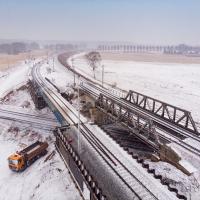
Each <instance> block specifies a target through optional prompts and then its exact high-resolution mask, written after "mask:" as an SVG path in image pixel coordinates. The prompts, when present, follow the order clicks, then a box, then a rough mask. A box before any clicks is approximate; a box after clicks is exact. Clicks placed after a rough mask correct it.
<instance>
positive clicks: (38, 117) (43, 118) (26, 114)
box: [0, 108, 56, 123]
mask: <svg viewBox="0 0 200 200" xmlns="http://www.w3.org/2000/svg"><path fill="white" fill-rule="evenodd" d="M0 113H5V114H14V115H17V116H22V117H28V118H34V119H37V120H39V121H48V122H52V123H56V120H55V119H53V118H52V117H49V116H45V115H46V114H45V115H43V117H41V116H42V115H40V116H38V115H37V114H30V113H24V112H17V111H11V110H7V109H2V108H0Z"/></svg>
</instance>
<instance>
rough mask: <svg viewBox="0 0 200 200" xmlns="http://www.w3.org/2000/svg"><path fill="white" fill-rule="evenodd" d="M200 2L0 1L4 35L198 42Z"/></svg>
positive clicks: (15, 37) (116, 0)
mask: <svg viewBox="0 0 200 200" xmlns="http://www.w3.org/2000/svg"><path fill="white" fill-rule="evenodd" d="M199 21H200V1H198V0H165V1H162V0H57V1H56V0H48V1H47V0H46V1H41V0H40V1H39V0H34V1H33V0H30V1H27V0H9V1H6V0H0V27H1V31H0V38H1V39H33V40H38V39H39V40H68V41H69V40H73V41H77V40H78V41H82V40H84V41H130V42H134V43H147V44H178V43H187V44H192V45H200V26H199V25H200V22H199Z"/></svg>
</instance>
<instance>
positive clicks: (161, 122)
mask: <svg viewBox="0 0 200 200" xmlns="http://www.w3.org/2000/svg"><path fill="white" fill-rule="evenodd" d="M72 55H73V53H71V54H69V55H68V54H61V55H59V56H58V60H59V62H60V63H61V64H62V65H64V66H65V67H66V68H67V69H69V70H70V71H72V72H73V73H76V74H77V75H78V76H80V77H81V78H82V79H83V81H86V82H87V84H89V85H90V86H92V90H90V94H93V95H94V97H96V98H98V96H99V94H100V93H105V92H106V94H108V95H110V96H111V98H117V99H118V100H120V101H123V103H124V104H126V105H128V106H130V108H132V109H134V110H136V111H138V112H140V113H141V114H144V115H146V116H147V117H149V118H151V119H153V120H154V123H155V124H156V125H157V127H160V128H162V129H164V130H166V131H168V132H169V131H170V132H173V133H174V134H179V135H182V136H184V137H190V138H192V139H194V140H196V141H199V142H200V137H198V136H197V135H195V134H193V133H192V132H190V131H188V130H185V129H183V128H181V127H177V126H175V125H174V124H171V123H169V122H167V121H165V120H163V119H161V118H159V117H155V116H154V115H152V114H151V113H149V112H146V111H144V110H142V109H141V108H139V107H137V106H134V105H133V104H131V103H129V102H127V101H126V100H123V99H121V98H119V96H116V95H114V94H112V93H111V92H110V91H108V90H107V89H106V88H104V87H102V86H101V85H100V84H98V83H96V82H94V81H93V80H91V79H89V78H87V77H85V76H83V75H82V74H80V73H79V72H76V70H75V69H73V68H72V67H71V66H70V65H69V64H68V63H67V58H69V57H70V56H72ZM97 85H98V86H97ZM95 89H96V91H98V92H96V91H95ZM86 92H87V90H86ZM171 136H172V134H171Z"/></svg>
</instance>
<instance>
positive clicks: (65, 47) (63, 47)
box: [44, 44, 77, 51]
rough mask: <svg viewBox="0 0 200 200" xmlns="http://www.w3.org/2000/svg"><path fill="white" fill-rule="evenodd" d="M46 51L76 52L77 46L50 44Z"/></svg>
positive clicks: (46, 46)
mask: <svg viewBox="0 0 200 200" xmlns="http://www.w3.org/2000/svg"><path fill="white" fill-rule="evenodd" d="M44 48H45V49H50V50H57V51H62V50H76V49H77V45H72V44H48V45H45V46H44Z"/></svg>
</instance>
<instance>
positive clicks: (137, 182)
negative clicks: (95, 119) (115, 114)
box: [32, 66, 175, 200]
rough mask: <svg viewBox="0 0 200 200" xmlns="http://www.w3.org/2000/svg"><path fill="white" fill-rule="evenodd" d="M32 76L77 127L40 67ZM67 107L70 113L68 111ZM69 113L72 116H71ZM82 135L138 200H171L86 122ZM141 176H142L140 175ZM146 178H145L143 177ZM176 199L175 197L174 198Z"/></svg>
mask: <svg viewBox="0 0 200 200" xmlns="http://www.w3.org/2000/svg"><path fill="white" fill-rule="evenodd" d="M32 76H33V78H34V80H35V81H36V82H37V84H38V85H39V86H40V87H41V88H42V90H43V92H44V93H45V95H47V96H48V97H50V98H51V100H52V103H54V104H56V105H57V107H58V109H59V111H60V112H62V113H63V115H64V116H65V118H66V119H67V120H68V121H70V122H71V124H75V125H77V119H78V115H77V114H76V112H74V109H70V108H69V107H68V105H67V104H66V101H65V100H64V99H63V98H62V97H61V95H60V94H58V93H57V92H55V91H54V90H53V89H52V86H51V85H50V84H49V83H48V82H47V81H45V80H44V79H43V78H42V77H41V74H40V72H39V67H38V66H35V67H34V68H33V70H32ZM66 107H67V109H68V111H67V110H66ZM69 111H70V112H71V114H70V115H69ZM80 122H81V123H80V124H81V125H80V126H81V128H80V132H81V133H82V134H81V135H82V136H83V137H84V138H85V140H87V141H88V143H89V144H90V145H91V146H92V147H93V149H95V151H96V152H97V153H98V154H99V155H100V156H101V158H102V159H103V160H104V161H105V162H106V163H107V166H108V167H109V168H111V169H112V170H113V172H114V173H115V174H116V176H117V177H119V179H120V180H121V181H122V182H123V184H125V185H126V186H127V188H129V190H130V191H131V192H132V193H133V194H135V197H136V198H137V199H141V200H145V199H148V200H150V199H169V197H167V196H165V197H164V195H162V194H160V196H162V198H158V197H157V196H156V195H155V194H154V193H153V192H152V191H150V190H149V189H148V187H149V185H148V186H147V185H146V184H144V180H142V179H139V178H138V176H136V175H135V174H134V173H133V170H132V169H131V168H132V167H131V166H130V165H129V167H127V166H126V165H125V164H124V163H123V158H122V157H119V156H118V152H116V151H115V150H114V149H112V150H111V146H110V145H109V144H107V145H105V144H104V143H102V142H101V140H100V139H99V138H98V137H97V136H96V135H95V134H94V133H93V132H92V131H91V130H90V129H89V128H88V126H87V125H85V124H84V123H85V122H84V121H82V120H81V121H80ZM138 175H140V174H138ZM140 178H141V177H140ZM143 178H144V177H143ZM174 198H175V196H174Z"/></svg>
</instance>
